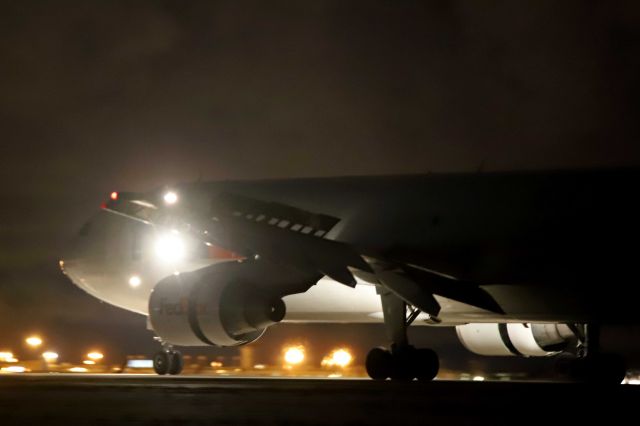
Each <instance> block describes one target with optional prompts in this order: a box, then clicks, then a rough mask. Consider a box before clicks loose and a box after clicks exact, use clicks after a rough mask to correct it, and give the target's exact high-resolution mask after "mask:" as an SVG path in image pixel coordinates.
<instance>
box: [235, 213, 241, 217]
mask: <svg viewBox="0 0 640 426" xmlns="http://www.w3.org/2000/svg"><path fill="white" fill-rule="evenodd" d="M233 215H234V216H236V217H240V216H242V212H233Z"/></svg>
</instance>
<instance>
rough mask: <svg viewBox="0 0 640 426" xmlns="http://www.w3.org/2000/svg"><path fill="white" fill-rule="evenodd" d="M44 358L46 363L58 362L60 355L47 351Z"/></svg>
mask: <svg viewBox="0 0 640 426" xmlns="http://www.w3.org/2000/svg"><path fill="white" fill-rule="evenodd" d="M42 358H43V359H44V360H45V361H46V362H56V361H57V360H58V354H57V353H56V352H52V351H47V352H44V353H43V354H42Z"/></svg>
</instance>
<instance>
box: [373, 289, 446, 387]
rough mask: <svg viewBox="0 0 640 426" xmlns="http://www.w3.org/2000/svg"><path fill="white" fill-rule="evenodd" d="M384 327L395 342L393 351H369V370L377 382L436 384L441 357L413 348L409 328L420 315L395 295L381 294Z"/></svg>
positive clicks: (425, 350)
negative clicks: (414, 380)
mask: <svg viewBox="0 0 640 426" xmlns="http://www.w3.org/2000/svg"><path fill="white" fill-rule="evenodd" d="M380 291H381V292H382V293H381V294H380V299H381V300H382V311H383V313H384V324H385V328H386V331H387V335H388V337H389V339H390V340H391V342H392V344H391V349H390V350H387V349H383V348H373V349H371V351H369V354H368V355H367V360H366V368H367V373H368V374H369V376H370V377H371V378H372V379H374V380H386V379H387V378H391V379H392V380H404V381H409V380H413V379H418V380H421V381H429V380H433V378H434V377H436V375H437V374H438V369H439V368H440V363H439V361H438V355H436V353H435V352H434V351H432V350H431V349H417V348H415V347H413V346H411V345H410V344H409V340H408V338H407V327H408V326H409V325H411V323H412V322H413V321H414V320H415V319H416V317H417V316H418V314H419V313H420V312H419V311H418V310H416V309H412V308H410V307H408V306H407V304H406V303H405V302H404V301H403V300H402V299H400V298H398V297H397V296H396V295H395V294H393V293H391V292H389V291H386V290H383V289H381V290H380Z"/></svg>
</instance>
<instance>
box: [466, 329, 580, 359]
mask: <svg viewBox="0 0 640 426" xmlns="http://www.w3.org/2000/svg"><path fill="white" fill-rule="evenodd" d="M456 333H457V334H458V338H459V339H460V342H461V343H462V344H463V345H464V347H465V348H467V349H468V350H469V351H471V352H473V353H476V354H478V355H486V356H525V357H530V356H550V355H556V354H558V353H559V352H561V351H562V350H563V349H564V348H565V347H566V345H567V343H568V342H569V341H570V340H571V339H572V338H573V332H572V331H571V330H570V329H569V327H568V326H567V325H565V324H518V323H507V324H504V323H501V324H495V323H493V324H483V323H477V324H476V323H474V324H465V325H459V326H456Z"/></svg>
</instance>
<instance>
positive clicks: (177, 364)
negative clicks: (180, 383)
mask: <svg viewBox="0 0 640 426" xmlns="http://www.w3.org/2000/svg"><path fill="white" fill-rule="evenodd" d="M169 359H170V361H171V362H170V367H169V374H171V375H177V374H180V373H182V367H184V359H183V358H182V354H181V353H180V352H178V351H171V352H170V353H169Z"/></svg>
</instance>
